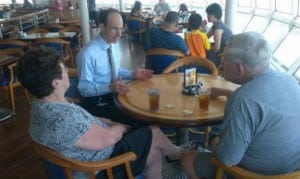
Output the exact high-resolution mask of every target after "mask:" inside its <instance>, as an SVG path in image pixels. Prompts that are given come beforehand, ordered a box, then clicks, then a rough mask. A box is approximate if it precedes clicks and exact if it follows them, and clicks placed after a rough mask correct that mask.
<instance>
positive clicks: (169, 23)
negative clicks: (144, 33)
mask: <svg viewBox="0 0 300 179" xmlns="http://www.w3.org/2000/svg"><path fill="white" fill-rule="evenodd" d="M178 20H179V16H178V13H177V12H174V11H169V12H168V14H167V16H166V18H165V20H164V24H163V26H162V27H161V28H156V27H153V28H150V30H149V31H150V33H149V39H150V48H167V49H171V50H179V51H182V53H184V54H186V55H189V53H190V52H189V49H188V47H187V46H186V44H185V42H184V40H183V39H182V38H181V37H180V36H178V35H177V34H176V32H177V31H178V27H177V23H178Z"/></svg>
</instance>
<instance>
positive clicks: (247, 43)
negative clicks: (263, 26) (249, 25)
mask: <svg viewBox="0 0 300 179" xmlns="http://www.w3.org/2000/svg"><path fill="white" fill-rule="evenodd" d="M224 58H226V59H230V60H239V61H241V62H242V63H243V64H244V65H246V66H247V67H249V68H257V67H268V66H269V64H270V61H271V59H272V50H271V46H270V44H269V43H268V42H267V40H266V39H265V38H264V36H263V35H262V34H261V33H258V32H245V33H241V34H237V35H234V36H232V37H231V38H230V39H229V41H228V43H227V45H226V47H225V50H224Z"/></svg>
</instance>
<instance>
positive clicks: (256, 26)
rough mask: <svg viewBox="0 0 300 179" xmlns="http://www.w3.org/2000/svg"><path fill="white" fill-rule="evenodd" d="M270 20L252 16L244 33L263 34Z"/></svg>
mask: <svg viewBox="0 0 300 179" xmlns="http://www.w3.org/2000/svg"><path fill="white" fill-rule="evenodd" d="M269 21H270V20H269V19H267V18H265V17H260V16H254V17H253V19H252V20H251V22H250V24H249V25H248V26H247V28H246V30H245V31H256V32H263V30H264V29H265V28H266V26H267V25H268V22H269Z"/></svg>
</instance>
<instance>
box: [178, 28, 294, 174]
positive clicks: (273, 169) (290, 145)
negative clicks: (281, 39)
mask: <svg viewBox="0 0 300 179" xmlns="http://www.w3.org/2000/svg"><path fill="white" fill-rule="evenodd" d="M271 59H272V51H271V48H270V45H269V44H268V42H267V41H266V40H265V38H264V37H263V36H262V35H261V34H260V33H257V32H246V33H241V34H237V35H234V36H233V37H232V38H231V39H230V40H229V42H228V44H227V46H226V47H225V51H224V59H223V62H222V64H221V65H222V67H223V70H224V77H225V79H226V80H229V81H232V82H234V83H237V84H240V85H241V86H240V87H239V88H238V89H237V90H235V91H233V92H231V91H229V90H226V89H216V88H213V89H212V95H213V96H212V97H217V96H219V95H226V96H228V101H227V104H226V108H225V111H224V119H223V121H224V122H223V129H222V131H221V133H220V136H219V142H218V144H217V145H216V146H215V148H214V149H213V152H212V153H205V152H197V151H193V152H188V153H185V154H183V155H182V166H183V168H184V169H185V171H186V172H187V174H188V175H189V177H190V178H192V179H193V178H199V177H200V178H214V177H215V171H216V168H215V167H214V166H212V165H211V164H210V162H209V160H210V158H211V157H212V156H215V157H216V158H217V159H218V160H220V161H221V162H222V163H223V164H225V165H226V166H233V165H238V166H240V167H242V168H245V169H247V170H250V171H253V172H256V173H260V174H265V175H273V174H282V173H290V172H293V171H295V170H298V169H300V143H299V141H300V133H299V129H300V118H299V116H300V110H299V106H300V87H299V84H298V82H297V81H296V80H295V79H294V78H293V77H292V76H289V75H287V74H286V73H282V72H278V71H274V70H272V69H271V68H270V61H271ZM226 177H228V175H227V176H226Z"/></svg>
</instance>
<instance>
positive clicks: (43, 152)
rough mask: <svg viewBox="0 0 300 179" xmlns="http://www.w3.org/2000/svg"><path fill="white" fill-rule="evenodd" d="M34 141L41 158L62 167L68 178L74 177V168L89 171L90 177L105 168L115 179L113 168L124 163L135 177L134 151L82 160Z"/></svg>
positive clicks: (128, 171)
mask: <svg viewBox="0 0 300 179" xmlns="http://www.w3.org/2000/svg"><path fill="white" fill-rule="evenodd" d="M32 143H33V147H34V149H35V151H36V152H37V154H38V155H39V156H40V157H41V158H43V159H45V160H47V161H49V162H51V163H53V164H55V165H58V166H60V167H62V169H63V171H64V175H65V177H66V178H67V179H72V178H73V175H72V171H73V170H75V171H84V172H87V173H88V175H89V178H90V179H95V171H101V170H105V171H106V172H107V175H108V178H109V179H113V178H114V176H113V171H112V168H113V167H116V166H119V165H122V164H125V170H126V174H127V176H128V178H129V179H134V176H133V174H132V171H131V166H130V162H132V161H134V160H136V155H135V154H134V153H133V152H127V153H124V154H121V155H119V156H116V157H113V158H111V159H107V160H103V161H98V162H82V161H77V160H73V159H70V158H67V157H64V156H62V155H60V154H58V153H57V152H55V151H54V150H52V149H50V148H48V147H46V146H43V145H41V144H38V143H37V142H34V141H32Z"/></svg>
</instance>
